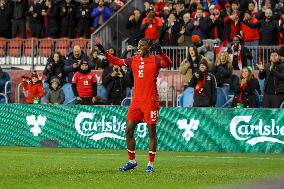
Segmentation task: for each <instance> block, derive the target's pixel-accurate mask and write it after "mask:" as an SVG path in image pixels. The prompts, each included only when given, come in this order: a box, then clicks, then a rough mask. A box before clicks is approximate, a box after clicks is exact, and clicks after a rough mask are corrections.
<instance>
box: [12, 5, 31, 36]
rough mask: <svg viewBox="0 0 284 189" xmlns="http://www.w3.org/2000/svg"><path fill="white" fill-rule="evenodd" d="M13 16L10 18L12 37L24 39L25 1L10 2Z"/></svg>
mask: <svg viewBox="0 0 284 189" xmlns="http://www.w3.org/2000/svg"><path fill="white" fill-rule="evenodd" d="M12 5H13V16H12V20H11V21H12V37H13V38H14V37H17V35H18V34H19V36H21V37H23V38H26V12H27V1H26V0H12Z"/></svg>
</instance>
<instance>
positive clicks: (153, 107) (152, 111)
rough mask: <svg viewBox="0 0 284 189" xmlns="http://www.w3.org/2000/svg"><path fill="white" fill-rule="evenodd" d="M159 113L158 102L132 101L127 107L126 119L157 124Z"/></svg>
mask: <svg viewBox="0 0 284 189" xmlns="http://www.w3.org/2000/svg"><path fill="white" fill-rule="evenodd" d="M158 115H159V102H157V101H150V102H140V101H132V102H131V105H130V107H129V109H128V112H127V116H126V120H135V121H143V120H145V122H146V123H147V124H157V122H158Z"/></svg>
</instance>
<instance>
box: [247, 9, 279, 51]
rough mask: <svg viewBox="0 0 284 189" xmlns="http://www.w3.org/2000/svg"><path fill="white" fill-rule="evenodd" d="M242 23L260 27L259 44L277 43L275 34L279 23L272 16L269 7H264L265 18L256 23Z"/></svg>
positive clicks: (271, 44)
mask: <svg viewBox="0 0 284 189" xmlns="http://www.w3.org/2000/svg"><path fill="white" fill-rule="evenodd" d="M244 24H246V25H248V26H250V27H253V28H260V45H269V46H273V45H277V35H276V34H278V32H279V31H280V28H279V25H278V24H277V22H276V21H275V20H274V19H273V18H272V11H271V9H266V11H265V18H264V19H263V20H261V21H260V22H257V23H251V22H249V21H247V20H246V21H244Z"/></svg>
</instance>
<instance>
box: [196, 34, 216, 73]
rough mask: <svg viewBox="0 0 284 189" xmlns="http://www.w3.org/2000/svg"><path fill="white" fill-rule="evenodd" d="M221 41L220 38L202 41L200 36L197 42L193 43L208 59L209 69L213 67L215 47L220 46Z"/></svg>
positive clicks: (199, 52)
mask: <svg viewBox="0 0 284 189" xmlns="http://www.w3.org/2000/svg"><path fill="white" fill-rule="evenodd" d="M220 42H221V41H220V39H204V40H202V41H201V40H200V38H197V39H196V42H194V43H193V45H194V46H196V47H197V52H198V54H200V55H202V56H204V57H205V58H206V60H207V61H208V64H209V70H211V68H212V67H213V63H214V59H215V54H214V48H215V46H220Z"/></svg>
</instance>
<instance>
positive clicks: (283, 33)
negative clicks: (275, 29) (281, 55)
mask: <svg viewBox="0 0 284 189" xmlns="http://www.w3.org/2000/svg"><path fill="white" fill-rule="evenodd" d="M278 24H279V29H280V32H279V36H278V45H280V46H281V45H284V7H283V8H282V10H281V14H280V18H279V20H278Z"/></svg>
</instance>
